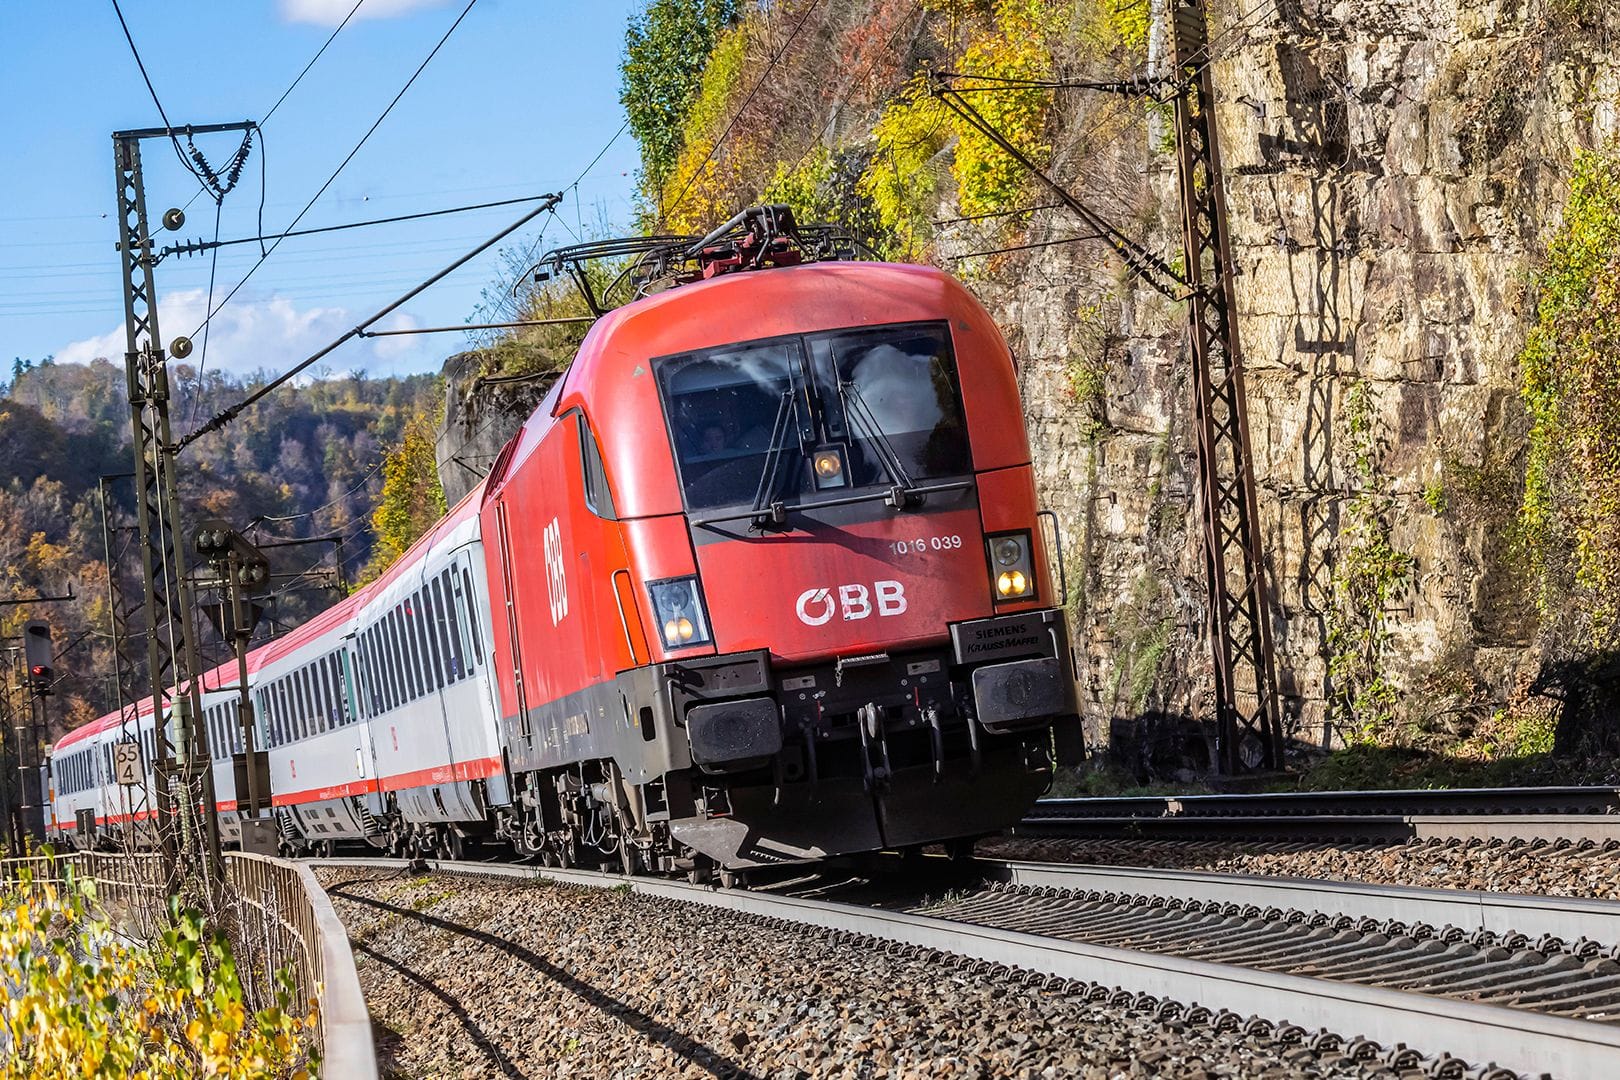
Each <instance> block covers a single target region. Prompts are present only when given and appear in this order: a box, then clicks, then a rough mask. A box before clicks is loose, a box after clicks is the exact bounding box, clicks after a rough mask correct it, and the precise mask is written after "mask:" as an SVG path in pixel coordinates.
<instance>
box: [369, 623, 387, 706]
mask: <svg viewBox="0 0 1620 1080" xmlns="http://www.w3.org/2000/svg"><path fill="white" fill-rule="evenodd" d="M383 677H384V675H383V666H382V656H381V655H380V654H379V653H378V652H377V628H376V627H375V626H373V627H372V628H371V629H370V630H367V631H366V692H367V693H368V694H370V695H371V715H372V716H380V715H381V714H382V711H383V699H382V684H383Z"/></svg>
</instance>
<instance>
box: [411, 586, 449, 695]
mask: <svg viewBox="0 0 1620 1080" xmlns="http://www.w3.org/2000/svg"><path fill="white" fill-rule="evenodd" d="M417 596H418V597H420V599H421V603H422V633H423V635H424V636H425V637H426V638H427V651H428V652H430V653H432V654H433V689H434V690H443V689H444V650H443V649H441V648H440V644H439V605H438V604H436V603H434V602H433V593H432V590H430V589H429V588H428V587H427V586H426V585H424V586H422V591H421V592H419V593H417Z"/></svg>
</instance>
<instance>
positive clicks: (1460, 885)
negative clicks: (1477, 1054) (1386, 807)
mask: <svg viewBox="0 0 1620 1080" xmlns="http://www.w3.org/2000/svg"><path fill="white" fill-rule="evenodd" d="M976 853H977V854H978V855H979V856H980V857H982V858H987V859H1014V860H1029V861H1032V862H1061V863H1090V864H1095V865H1101V866H1151V867H1155V868H1158V869H1161V870H1204V871H1211V872H1217V873H1227V874H1257V875H1262V876H1267V877H1301V878H1323V879H1329V880H1335V881H1363V882H1367V883H1369V884H1373V885H1418V886H1424V887H1427V888H1435V889H1478V890H1483V891H1486V892H1506V893H1529V894H1533V895H1541V896H1578V897H1585V898H1589V899H1595V900H1620V845H1612V844H1611V845H1604V844H1593V843H1588V844H1585V845H1580V844H1575V843H1570V842H1568V841H1555V842H1549V841H1528V842H1527V841H1509V842H1506V843H1458V842H1455V841H1443V840H1423V841H1414V842H1411V843H1406V844H1390V845H1383V846H1360V845H1358V846H1349V847H1336V846H1333V845H1327V844H1323V845H1308V844H1265V843H1233V842H1230V841H1180V840H1116V839H1099V840H1083V839H1059V838H1051V839H1047V838H1041V839H1034V838H1030V839H1019V838H1010V837H998V838H996V839H992V840H981V841H980V842H979V844H978V847H977V849H976Z"/></svg>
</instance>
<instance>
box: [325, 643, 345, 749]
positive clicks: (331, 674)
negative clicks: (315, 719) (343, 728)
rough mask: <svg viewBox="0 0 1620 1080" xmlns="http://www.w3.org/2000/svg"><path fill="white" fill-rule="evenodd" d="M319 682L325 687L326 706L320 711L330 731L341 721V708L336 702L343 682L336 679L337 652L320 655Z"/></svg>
mask: <svg viewBox="0 0 1620 1080" xmlns="http://www.w3.org/2000/svg"><path fill="white" fill-rule="evenodd" d="M321 684H322V685H323V686H324V687H325V689H326V708H325V709H324V710H323V711H322V718H323V719H324V721H325V726H326V729H327V730H328V731H330V730H331V729H332V728H335V727H337V726H338V725H340V724H341V723H343V709H342V707H341V706H340V705H339V704H338V698H339V695H340V694H341V693H342V685H343V684H342V682H341V681H339V679H338V673H337V653H327V654H326V655H325V656H323V657H321Z"/></svg>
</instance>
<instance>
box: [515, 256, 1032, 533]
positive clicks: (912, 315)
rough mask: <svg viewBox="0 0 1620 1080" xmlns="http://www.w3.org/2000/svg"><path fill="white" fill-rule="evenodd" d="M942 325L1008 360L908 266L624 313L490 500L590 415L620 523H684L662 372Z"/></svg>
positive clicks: (592, 343) (573, 369)
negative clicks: (576, 410)
mask: <svg viewBox="0 0 1620 1080" xmlns="http://www.w3.org/2000/svg"><path fill="white" fill-rule="evenodd" d="M935 320H938V321H946V320H948V321H949V322H950V323H951V327H952V330H953V331H955V332H957V333H966V334H971V333H974V332H977V331H982V332H983V333H984V334H985V335H987V337H988V338H990V339H993V340H994V341H995V342H996V344H997V347H998V348H999V349H1002V350H1003V351H1004V349H1005V346H1004V345H1003V344H1002V343H1001V337H1000V331H999V330H998V329H997V328H996V326H995V323H994V321H993V320H991V318H990V316H989V314H988V313H987V312H985V310H984V308H983V307H982V306H981V305H980V304H979V302H978V301H977V300H976V299H975V298H974V297H973V295H972V294H971V293H969V292H968V291H967V289H966V288H964V287H963V286H962V284H961V283H960V282H958V281H957V280H956V279H955V278H953V277H951V276H950V275H949V274H946V273H945V272H943V271H941V270H938V269H936V268H934V267H931V266H916V265H911V264H905V263H876V262H816V263H806V264H804V265H801V266H790V267H773V268H769V269H764V270H751V271H733V272H730V273H725V274H719V275H717V276H715V277H713V278H710V279H708V280H707V281H700V282H695V283H693V284H689V285H680V286H676V287H674V288H670V289H666V290H664V291H663V292H660V293H656V294H654V295H652V296H648V297H644V298H642V299H640V300H637V301H635V302H634V303H630V304H626V305H624V306H623V307H619V308H615V309H614V310H612V311H610V312H608V313H607V314H606V315H604V316H602V318H600V319H599V320H597V322H596V324H595V325H594V326H592V327H591V329H590V332H589V333H588V334H586V336H585V340H584V342H583V343H582V344H581V345H580V348H579V353H578V355H577V356H576V357H575V358H574V361H573V363H572V364H570V365H569V368H568V372H567V374H566V375H565V376H564V377H563V378H562V379H561V380H559V381H558V383H557V385H556V386H554V387H553V388H552V391H551V393H550V394H548V395H547V397H546V401H545V402H544V403H542V405H541V407H540V408H539V409H537V410H536V411H535V413H534V415H533V416H531V417H530V418H529V420H528V421H527V422H526V423H525V424H524V426H523V430H522V431H521V432H520V433H519V434H518V436H517V437H516V440H515V442H514V443H513V444H512V446H511V447H510V448H509V449H510V453H504V454H503V455H502V460H499V461H497V463H496V470H495V471H494V472H492V473H491V474H490V477H489V478H488V484H489V491H490V493H491V494H493V493H495V492H496V491H498V490H499V488H500V486H501V485H502V484H503V483H504V482H505V480H506V479H507V477H509V476H512V475H514V474H515V473H516V472H517V470H518V469H520V468H521V467H522V465H523V463H524V461H525V460H526V459H527V458H528V457H529V455H530V454H531V453H533V451H534V449H535V447H536V446H538V445H539V443H540V441H541V439H542V437H543V436H544V435H545V432H546V431H547V430H548V429H549V428H550V426H551V425H552V423H554V422H555V416H556V415H557V414H562V413H565V412H567V411H568V410H569V409H571V408H573V407H574V406H576V405H580V406H583V408H584V410H585V412H586V414H587V415H588V416H589V417H590V419H591V422H592V425H593V429H594V431H595V434H596V437H597V439H598V441H599V442H600V444H601V447H602V453H603V457H604V459H605V464H606V467H607V472H608V479H609V482H610V484H611V485H612V487H613V492H614V500H615V504H616V506H617V509H618V511H619V514H620V516H621V517H626V518H634V517H644V516H653V515H659V514H671V513H680V512H681V509H682V508H681V503H680V494H679V487H678V485H677V484H676V480H675V474H674V469H673V466H672V464H671V463H670V461H669V450H668V436H667V435H666V429H665V425H664V420H663V407H662V405H661V404H660V401H659V397H658V392H657V388H656V383H655V380H654V379H653V378H652V371H651V366H650V361H652V360H654V359H656V358H658V357H663V356H670V355H674V354H677V353H683V352H689V351H692V350H695V349H705V348H711V347H714V346H719V345H727V344H732V343H735V342H742V341H756V340H760V339H764V338H772V337H782V336H786V335H792V334H808V333H816V332H818V331H823V330H838V329H843V328H846V327H858V326H877V325H883V324H892V323H905V322H925V321H935ZM654 444H656V445H654Z"/></svg>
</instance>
